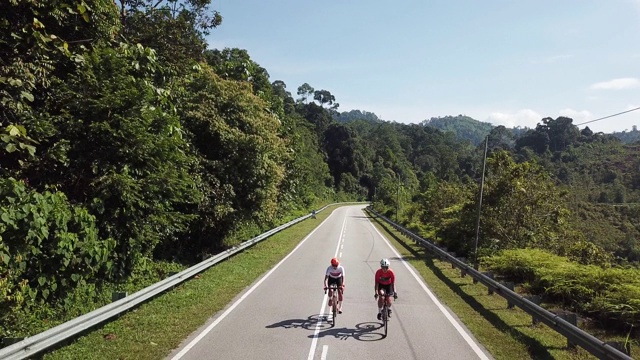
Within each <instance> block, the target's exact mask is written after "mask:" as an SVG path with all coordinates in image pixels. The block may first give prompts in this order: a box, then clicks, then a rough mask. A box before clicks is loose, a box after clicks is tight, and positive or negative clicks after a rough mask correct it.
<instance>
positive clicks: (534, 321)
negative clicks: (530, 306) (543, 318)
mask: <svg viewBox="0 0 640 360" xmlns="http://www.w3.org/2000/svg"><path fill="white" fill-rule="evenodd" d="M524 298H525V299H527V300H529V301H531V302H532V303H534V304H536V305H538V306H540V303H541V299H540V296H538V295H530V296H525V297H524ZM539 322H540V319H538V318H537V317H535V316H533V315H531V323H532V324H533V325H535V324H537V323H539Z"/></svg>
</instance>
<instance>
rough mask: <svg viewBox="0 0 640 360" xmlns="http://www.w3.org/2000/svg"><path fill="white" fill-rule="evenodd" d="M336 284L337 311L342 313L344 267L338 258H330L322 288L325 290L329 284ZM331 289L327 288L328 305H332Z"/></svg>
mask: <svg viewBox="0 0 640 360" xmlns="http://www.w3.org/2000/svg"><path fill="white" fill-rule="evenodd" d="M332 284H336V286H337V287H338V313H339V314H342V293H343V291H344V285H345V284H344V268H343V267H342V265H340V262H339V261H338V259H336V258H333V259H331V265H330V266H329V267H328V268H327V271H326V272H325V275H324V289H325V290H327V288H328V287H329V285H332ZM332 295H333V293H332V291H331V290H329V306H330V307H331V306H333V303H332V302H331V296H332Z"/></svg>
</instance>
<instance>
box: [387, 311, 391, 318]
mask: <svg viewBox="0 0 640 360" xmlns="http://www.w3.org/2000/svg"><path fill="white" fill-rule="evenodd" d="M387 314H388V316H389V317H391V309H389V312H388V313H387Z"/></svg>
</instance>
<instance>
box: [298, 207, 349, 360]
mask: <svg viewBox="0 0 640 360" xmlns="http://www.w3.org/2000/svg"><path fill="white" fill-rule="evenodd" d="M346 225H347V216H346V215H345V217H344V221H343V222H342V230H340V236H339V237H338V246H337V247H336V254H337V253H338V249H340V243H341V242H342V238H343V234H344V229H345V226H346ZM328 297H329V294H324V297H323V298H322V303H321V304H320V312H319V314H322V313H323V312H324V306H325V305H324V304H326V303H327V299H328ZM321 320H322V317H320V320H319V321H318V322H317V323H316V328H315V330H314V331H313V340H312V341H311V348H309V356H307V360H312V359H313V355H315V353H316V346H318V334H319V333H320V326H321V325H322V321H321Z"/></svg>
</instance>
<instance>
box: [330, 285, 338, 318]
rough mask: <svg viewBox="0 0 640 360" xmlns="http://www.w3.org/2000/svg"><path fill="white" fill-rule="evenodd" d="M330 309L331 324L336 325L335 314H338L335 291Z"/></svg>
mask: <svg viewBox="0 0 640 360" xmlns="http://www.w3.org/2000/svg"><path fill="white" fill-rule="evenodd" d="M336 291H338V290H336ZM331 309H332V311H333V317H332V318H331V326H336V315H338V299H337V297H336V296H335V292H334V295H333V306H332V307H331Z"/></svg>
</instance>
